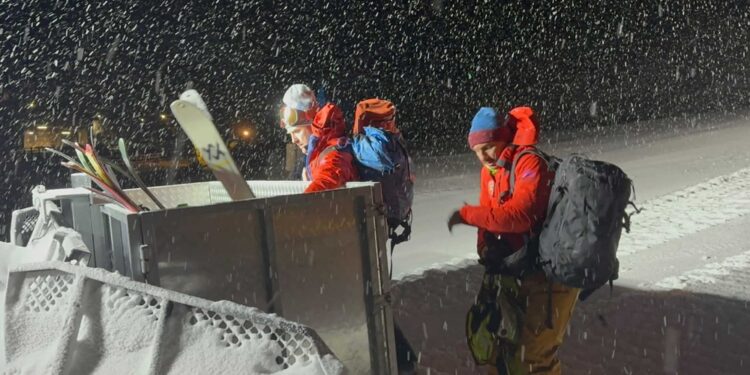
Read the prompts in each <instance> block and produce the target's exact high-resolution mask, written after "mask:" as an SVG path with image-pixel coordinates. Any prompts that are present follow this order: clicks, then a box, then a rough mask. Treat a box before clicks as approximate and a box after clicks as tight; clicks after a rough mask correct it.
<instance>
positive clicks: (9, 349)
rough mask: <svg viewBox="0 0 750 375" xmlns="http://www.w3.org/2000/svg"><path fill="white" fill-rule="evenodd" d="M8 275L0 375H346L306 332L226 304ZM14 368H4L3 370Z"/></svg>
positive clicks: (92, 273) (49, 274)
mask: <svg viewBox="0 0 750 375" xmlns="http://www.w3.org/2000/svg"><path fill="white" fill-rule="evenodd" d="M15 270H16V271H15V272H13V273H11V275H10V278H9V282H8V288H9V289H8V290H7V296H8V298H7V300H6V302H7V305H6V306H5V309H4V312H5V321H4V324H5V325H4V333H5V335H3V336H4V337H3V338H6V337H7V338H11V340H7V341H6V342H5V344H6V345H5V351H4V352H3V354H4V356H3V358H2V362H0V370H3V371H2V373H6V372H7V373H18V374H37V373H38V374H42V373H65V374H141V373H148V374H152V373H158V374H186V373H206V374H219V373H221V374H258V375H260V374H278V375H302V374H305V375H307V374H318V375H333V374H341V373H342V371H343V365H342V364H341V362H339V361H338V360H336V359H335V358H333V357H331V356H330V355H329V352H328V349H327V348H325V346H322V345H321V343H320V342H319V341H318V340H319V339H318V338H317V336H316V335H314V334H313V333H312V332H311V331H310V330H309V329H307V328H306V327H304V326H301V325H299V324H295V323H290V322H288V321H286V320H284V319H282V318H279V317H277V316H275V315H269V314H265V313H263V312H261V311H260V310H257V309H255V308H251V307H246V306H241V305H238V304H235V303H231V302H228V301H220V302H211V301H207V300H204V299H201V298H196V297H192V296H188V295H185V294H182V293H177V292H174V291H170V290H166V289H162V288H159V287H155V286H150V285H146V284H143V283H137V282H134V281H131V280H130V279H128V278H125V277H123V276H120V275H118V274H116V273H111V272H107V271H105V270H102V269H95V268H86V267H78V266H73V265H70V264H66V263H61V262H47V263H34V264H26V265H22V266H19V267H17V268H15ZM6 361H7V363H6Z"/></svg>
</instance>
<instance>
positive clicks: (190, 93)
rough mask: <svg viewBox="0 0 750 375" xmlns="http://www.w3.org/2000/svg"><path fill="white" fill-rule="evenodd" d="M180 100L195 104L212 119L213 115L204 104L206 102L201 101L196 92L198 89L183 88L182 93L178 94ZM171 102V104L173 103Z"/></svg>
mask: <svg viewBox="0 0 750 375" xmlns="http://www.w3.org/2000/svg"><path fill="white" fill-rule="evenodd" d="M180 100H181V101H184V102H188V103H190V104H192V105H194V106H196V107H197V108H198V109H200V110H201V112H203V113H204V114H205V115H206V116H207V117H208V118H209V119H210V120H211V121H213V117H211V113H210V112H208V106H206V102H205V101H203V98H202V97H201V95H200V94H199V93H198V91H195V90H194V89H189V90H185V92H183V93H182V94H180ZM177 102H178V101H176V102H173V103H172V104H173V105H174V103H177Z"/></svg>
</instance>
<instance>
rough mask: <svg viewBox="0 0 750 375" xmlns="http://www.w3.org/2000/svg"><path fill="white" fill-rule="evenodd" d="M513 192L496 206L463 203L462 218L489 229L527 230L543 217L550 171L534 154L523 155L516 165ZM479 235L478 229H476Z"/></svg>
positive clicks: (508, 231) (548, 190) (514, 231)
mask: <svg viewBox="0 0 750 375" xmlns="http://www.w3.org/2000/svg"><path fill="white" fill-rule="evenodd" d="M515 173H516V182H515V184H516V186H515V188H514V191H513V195H512V196H511V197H510V198H509V199H508V200H507V201H505V203H503V204H502V205H500V206H499V207H494V208H493V207H489V206H469V205H467V206H464V207H462V208H461V217H462V218H463V219H464V222H465V223H467V224H469V225H473V226H476V227H478V228H480V229H484V230H487V231H490V232H493V233H528V232H530V231H531V230H532V229H533V227H534V225H535V224H536V223H538V222H539V221H540V220H542V219H543V218H544V215H545V214H546V210H547V201H548V200H549V195H550V181H551V179H552V175H551V173H549V172H548V171H547V165H546V163H545V162H544V161H543V160H542V159H541V158H539V157H538V156H536V155H525V156H523V157H522V158H521V160H519V161H518V165H517V166H516V171H515ZM480 235H481V233H480Z"/></svg>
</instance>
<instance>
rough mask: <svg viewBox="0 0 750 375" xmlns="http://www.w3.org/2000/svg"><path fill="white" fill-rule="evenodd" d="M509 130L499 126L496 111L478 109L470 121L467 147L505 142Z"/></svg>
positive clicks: (484, 108)
mask: <svg viewBox="0 0 750 375" xmlns="http://www.w3.org/2000/svg"><path fill="white" fill-rule="evenodd" d="M509 130H510V129H508V128H507V127H505V126H501V125H500V123H499V122H498V119H497V111H496V110H495V109H494V108H491V107H482V108H480V109H479V111H478V112H477V114H476V115H474V119H472V120H471V129H470V130H469V147H474V145H477V144H480V143H487V142H493V141H498V140H506V138H507V135H508V133H509Z"/></svg>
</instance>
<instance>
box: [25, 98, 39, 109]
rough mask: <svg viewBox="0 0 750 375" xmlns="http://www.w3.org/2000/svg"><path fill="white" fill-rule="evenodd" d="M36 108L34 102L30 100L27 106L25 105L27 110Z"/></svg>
mask: <svg viewBox="0 0 750 375" xmlns="http://www.w3.org/2000/svg"><path fill="white" fill-rule="evenodd" d="M36 106H37V103H36V100H32V101H30V102H29V104H26V108H28V109H34V108H36Z"/></svg>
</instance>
